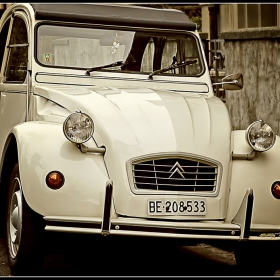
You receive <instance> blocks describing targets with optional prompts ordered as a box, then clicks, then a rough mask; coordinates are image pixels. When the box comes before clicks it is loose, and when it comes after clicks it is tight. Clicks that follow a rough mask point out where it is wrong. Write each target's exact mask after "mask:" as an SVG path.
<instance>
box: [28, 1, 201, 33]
mask: <svg viewBox="0 0 280 280" xmlns="http://www.w3.org/2000/svg"><path fill="white" fill-rule="evenodd" d="M31 5H32V7H33V9H34V11H35V18H36V19H40V20H56V21H68V22H80V23H100V24H110V25H112V24H113V25H124V26H131V27H152V28H165V29H179V30H190V31H194V30H195V29H196V25H195V23H193V22H192V21H191V20H190V19H189V17H188V16H187V15H186V14H185V13H184V12H181V11H179V10H173V9H154V8H147V7H140V6H132V5H128V4H126V5H124V4H123V5H117V4H99V3H98V4H95V3H88V4H76V3H74V4H70V3H67V4H55V3H51V4H39V3H38V4H31Z"/></svg>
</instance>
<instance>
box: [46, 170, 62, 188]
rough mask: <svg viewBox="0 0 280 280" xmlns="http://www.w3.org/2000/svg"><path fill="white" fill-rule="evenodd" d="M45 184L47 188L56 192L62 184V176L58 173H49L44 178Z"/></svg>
mask: <svg viewBox="0 0 280 280" xmlns="http://www.w3.org/2000/svg"><path fill="white" fill-rule="evenodd" d="M46 184H47V186H48V187H49V188H51V189H53V190H58V189H60V188H61V187H62V186H63V184H64V176H63V175H62V173H61V172H59V171H51V172H49V173H48V175H47V176H46Z"/></svg>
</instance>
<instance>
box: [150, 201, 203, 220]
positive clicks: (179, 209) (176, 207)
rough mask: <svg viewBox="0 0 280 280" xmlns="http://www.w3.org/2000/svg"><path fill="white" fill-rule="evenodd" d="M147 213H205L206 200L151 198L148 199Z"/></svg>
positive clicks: (164, 214)
mask: <svg viewBox="0 0 280 280" xmlns="http://www.w3.org/2000/svg"><path fill="white" fill-rule="evenodd" d="M148 214H149V215H163V216H167V215H187V216H193V215H206V200H205V199H203V198H200V199H186V200H184V199H156V200H155V199H153V200H148Z"/></svg>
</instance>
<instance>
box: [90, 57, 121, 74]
mask: <svg viewBox="0 0 280 280" xmlns="http://www.w3.org/2000/svg"><path fill="white" fill-rule="evenodd" d="M122 65H124V62H123V61H122V60H120V61H116V62H113V63H110V64H106V65H102V66H95V67H92V68H89V69H87V71H86V75H87V76H90V74H89V73H90V72H93V71H98V70H101V69H103V68H110V67H114V66H122Z"/></svg>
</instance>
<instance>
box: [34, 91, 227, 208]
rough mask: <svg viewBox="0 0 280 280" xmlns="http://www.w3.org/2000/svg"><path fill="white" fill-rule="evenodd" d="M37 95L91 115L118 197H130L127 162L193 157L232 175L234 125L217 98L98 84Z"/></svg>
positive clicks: (95, 134)
mask: <svg viewBox="0 0 280 280" xmlns="http://www.w3.org/2000/svg"><path fill="white" fill-rule="evenodd" d="M35 94H37V95H40V96H43V97H45V98H47V99H50V100H52V101H54V102H55V103H57V104H59V105H61V106H63V107H65V108H67V109H68V110H69V111H70V112H74V111H76V110H81V111H82V112H85V113H87V114H89V115H90V116H91V117H92V119H93V120H94V124H95V131H94V139H95V141H96V143H97V145H99V146H103V145H104V146H105V147H106V153H105V162H106V166H107V169H108V173H109V177H110V179H112V180H113V182H114V185H115V187H118V185H122V186H125V187H124V188H123V191H122V192H119V196H120V197H121V196H122V197H125V196H129V195H128V194H131V193H132V192H131V187H130V186H129V179H128V177H129V176H130V174H127V172H128V171H127V164H128V162H129V161H130V160H131V159H135V158H137V157H142V156H149V155H157V156H158V155H163V154H175V155H176V154H178V153H180V154H188V155H190V154H191V155H196V156H200V157H203V158H205V159H207V158H208V159H211V160H215V161H217V162H219V163H220V164H221V166H223V173H225V172H227V171H228V170H227V169H228V165H229V160H230V132H231V125H230V120H229V115H228V111H227V109H226V106H225V104H224V103H223V102H222V101H221V100H220V99H219V98H217V97H215V96H207V95H205V94H204V95H202V94H198V93H195V92H194V93H183V92H178V91H176V92H175V91H168V90H155V89H150V88H130V87H127V88H116V87H97V86H96V87H94V86H91V87H87V88H86V87H79V86H76V87H75V86H50V87H38V88H36V89H35ZM226 178H227V176H224V177H223V181H226ZM131 195H132V194H131ZM116 200H117V198H116ZM119 207H120V208H121V207H124V206H119ZM120 211H121V212H125V210H124V209H123V210H120Z"/></svg>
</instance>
